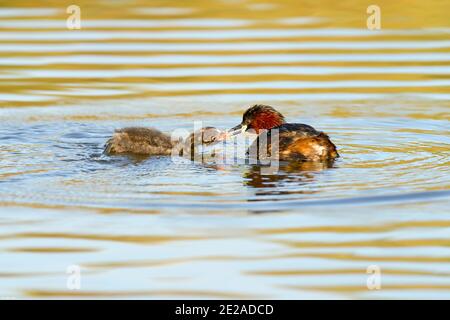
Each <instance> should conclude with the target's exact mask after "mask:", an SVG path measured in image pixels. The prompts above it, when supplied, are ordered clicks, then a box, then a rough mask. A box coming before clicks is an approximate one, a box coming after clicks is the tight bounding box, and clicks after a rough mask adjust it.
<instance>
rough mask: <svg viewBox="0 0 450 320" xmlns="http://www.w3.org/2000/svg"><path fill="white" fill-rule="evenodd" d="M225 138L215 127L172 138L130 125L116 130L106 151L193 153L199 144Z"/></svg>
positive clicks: (120, 152)
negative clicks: (184, 137) (182, 137)
mask: <svg viewBox="0 0 450 320" xmlns="http://www.w3.org/2000/svg"><path fill="white" fill-rule="evenodd" d="M224 138H225V134H224V133H222V132H221V131H220V130H218V129H216V128H213V127H205V128H202V129H200V130H198V131H196V132H194V133H191V134H190V135H189V136H188V137H187V138H186V139H184V140H183V139H180V140H172V139H171V138H170V136H169V135H167V134H165V133H162V132H161V131H159V130H156V129H154V128H142V127H129V128H124V129H119V130H116V132H115V133H114V135H113V136H112V137H111V138H110V139H109V140H108V141H107V142H106V145H105V153H106V154H109V155H112V154H136V155H172V154H176V155H180V156H183V155H189V153H191V155H192V154H193V152H194V151H195V148H196V147H197V146H199V145H202V144H203V145H211V144H214V143H216V142H218V141H220V140H222V139H224Z"/></svg>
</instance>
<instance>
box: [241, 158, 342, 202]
mask: <svg viewBox="0 0 450 320" xmlns="http://www.w3.org/2000/svg"><path fill="white" fill-rule="evenodd" d="M333 164H334V161H327V162H280V163H279V167H278V168H276V169H274V171H273V173H269V172H268V171H267V167H266V168H265V167H264V166H261V165H252V166H250V167H249V168H248V170H247V171H246V172H245V173H244V175H243V177H244V184H245V185H246V186H249V187H252V188H255V189H256V192H255V195H256V196H269V195H289V194H312V193H315V192H317V191H314V190H309V189H306V188H304V186H306V185H307V184H310V183H311V182H313V181H314V180H315V178H316V176H317V173H318V172H321V171H323V170H326V169H328V168H331V167H333ZM259 200H263V199H254V200H252V201H259ZM264 200H267V199H264ZM274 200H276V199H274Z"/></svg>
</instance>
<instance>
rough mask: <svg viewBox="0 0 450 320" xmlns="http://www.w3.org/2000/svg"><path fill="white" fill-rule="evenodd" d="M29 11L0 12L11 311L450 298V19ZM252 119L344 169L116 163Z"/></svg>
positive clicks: (421, 6)
mask: <svg viewBox="0 0 450 320" xmlns="http://www.w3.org/2000/svg"><path fill="white" fill-rule="evenodd" d="M27 2H28V1H21V0H19V1H3V3H2V7H0V17H1V19H2V20H1V21H0V120H1V124H0V298H9V297H16V298H68V297H75V298H194V299H195V298H280V299H282V298H291V299H307V298H339V299H341V298H343V299H349V298H449V297H450V249H449V246H450V237H449V234H450V233H449V232H450V213H449V210H448V207H449V205H450V179H449V174H450V169H449V168H450V166H449V164H450V160H449V155H450V152H449V151H450V130H449V128H450V126H449V121H450V117H449V114H450V113H449V110H450V108H449V107H450V103H449V99H450V90H449V89H450V86H449V84H450V77H449V74H450V72H449V71H450V54H449V52H450V50H449V49H450V26H449V24H448V21H449V19H448V18H449V16H448V12H450V10H449V9H450V7H449V4H448V2H446V1H437V0H436V1H431V2H430V1H428V2H423V1H396V2H394V3H393V2H390V1H378V4H379V5H380V6H381V7H382V14H383V15H382V17H383V18H382V26H383V27H382V30H381V31H370V30H367V28H366V21H365V19H366V14H365V11H366V7H365V6H366V4H365V3H356V2H354V1H340V2H339V3H336V2H333V1H321V2H320V3H319V2H318V3H314V4H312V3H310V2H309V1H298V0H296V1H289V0H284V1H279V2H277V4H271V3H268V2H264V1H245V0H243V1H219V0H216V1H201V0H195V1H189V3H186V2H185V1H171V2H154V1H142V0H139V1H134V2H133V3H132V4H131V3H129V2H126V1H123V2H122V1H115V2H111V3H109V2H94V3H93V2H92V1H77V3H78V4H79V5H80V7H81V9H82V19H83V20H82V29H81V30H67V29H65V19H66V17H67V14H66V13H65V8H63V7H61V4H60V3H59V2H57V1H51V0H45V1H40V4H39V5H37V4H35V5H34V6H31V4H29V3H27ZM254 103H266V104H271V105H274V106H276V107H277V109H279V110H280V111H281V112H282V113H283V114H284V115H285V116H286V118H287V119H288V120H289V121H292V122H302V123H308V124H311V125H313V126H314V127H316V128H317V129H320V130H323V131H325V132H327V133H328V134H329V135H330V136H331V137H332V139H333V141H334V142H335V144H336V145H337V146H338V148H339V152H340V154H341V158H340V159H338V161H336V162H335V163H334V165H333V166H332V167H331V168H324V167H323V166H321V165H317V164H303V165H294V164H283V165H282V166H281V167H280V171H279V172H278V173H276V174H272V175H264V174H262V172H261V167H260V166H256V165H245V164H234V165H218V164H214V163H207V164H201V163H193V162H190V161H181V160H180V161H172V160H171V159H170V158H168V157H151V158H146V159H142V158H130V157H122V156H119V157H108V156H105V155H103V154H102V151H103V144H104V142H105V141H106V140H107V139H108V137H110V136H111V134H112V132H113V131H114V129H115V128H120V127H124V126H130V125H139V126H152V127H156V128H158V129H160V130H162V131H165V132H168V133H170V132H172V131H173V130H175V129H186V130H192V128H193V125H194V121H203V122H204V124H205V125H213V126H216V127H219V128H223V129H225V128H230V127H231V126H234V125H236V124H237V123H238V122H239V121H240V119H241V116H242V112H243V111H244V110H245V108H246V107H248V106H249V105H251V104H254ZM71 265H78V266H80V267H81V270H82V278H81V290H69V289H68V288H67V286H66V282H67V277H68V274H66V270H67V268H68V267H69V266H71ZM371 265H375V266H378V267H379V268H380V269H381V272H382V278H381V285H382V288H381V290H368V288H367V286H366V281H367V279H368V274H367V273H366V270H367V268H368V267H369V266H371Z"/></svg>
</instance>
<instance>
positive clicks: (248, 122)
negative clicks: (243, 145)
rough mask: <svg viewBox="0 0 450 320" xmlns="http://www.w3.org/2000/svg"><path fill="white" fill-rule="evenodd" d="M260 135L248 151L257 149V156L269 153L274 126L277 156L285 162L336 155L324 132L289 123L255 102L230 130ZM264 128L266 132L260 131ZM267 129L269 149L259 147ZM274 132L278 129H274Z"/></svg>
mask: <svg viewBox="0 0 450 320" xmlns="http://www.w3.org/2000/svg"><path fill="white" fill-rule="evenodd" d="M250 129H252V130H254V132H255V133H256V134H258V138H257V139H256V141H255V142H254V143H253V144H252V145H251V146H250V148H249V151H248V153H250V154H251V153H252V152H251V151H253V150H255V153H256V155H257V158H258V159H259V158H260V157H261V158H262V157H265V156H270V151H271V137H272V136H275V135H274V134H273V132H272V129H277V130H278V137H279V142H278V158H279V160H282V161H330V160H333V159H335V158H337V157H339V154H338V153H337V150H336V146H335V145H334V144H333V143H332V142H331V140H330V138H329V137H328V136H327V135H326V134H325V133H323V132H321V131H317V130H316V129H314V128H313V127H311V126H309V125H306V124H301V123H286V122H285V120H284V116H283V115H282V114H281V113H279V112H278V111H277V110H275V109H274V108H273V107H271V106H267V105H254V106H253V107H250V108H249V109H247V111H245V113H244V115H243V117H242V122H241V124H239V125H237V126H236V127H234V128H232V129H230V130H229V132H228V134H229V135H236V134H240V133H242V132H246V131H248V130H250ZM261 131H263V132H261ZM266 132H267V140H266V141H267V150H266V152H262V151H261V150H259V148H258V142H259V140H260V137H261V135H264V134H266ZM274 132H275V131H274Z"/></svg>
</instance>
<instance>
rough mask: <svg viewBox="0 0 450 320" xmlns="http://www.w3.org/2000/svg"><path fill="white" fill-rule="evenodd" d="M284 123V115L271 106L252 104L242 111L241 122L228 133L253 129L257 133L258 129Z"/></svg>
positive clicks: (232, 133)
mask: <svg viewBox="0 0 450 320" xmlns="http://www.w3.org/2000/svg"><path fill="white" fill-rule="evenodd" d="M283 123H284V117H283V115H282V114H281V113H279V112H278V111H277V110H275V109H274V108H272V107H271V106H266V105H262V104H257V105H254V106H253V107H250V108H249V109H247V111H245V112H244V116H243V117H242V122H241V123H240V124H239V125H237V126H236V127H234V128H232V129H230V130H229V131H228V134H229V135H232V136H234V135H237V134H240V133H242V132H245V131H247V130H250V129H253V130H255V132H256V133H257V134H258V133H259V131H260V130H264V129H266V130H270V129H272V128H275V127H278V126H280V125H282V124H283Z"/></svg>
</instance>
